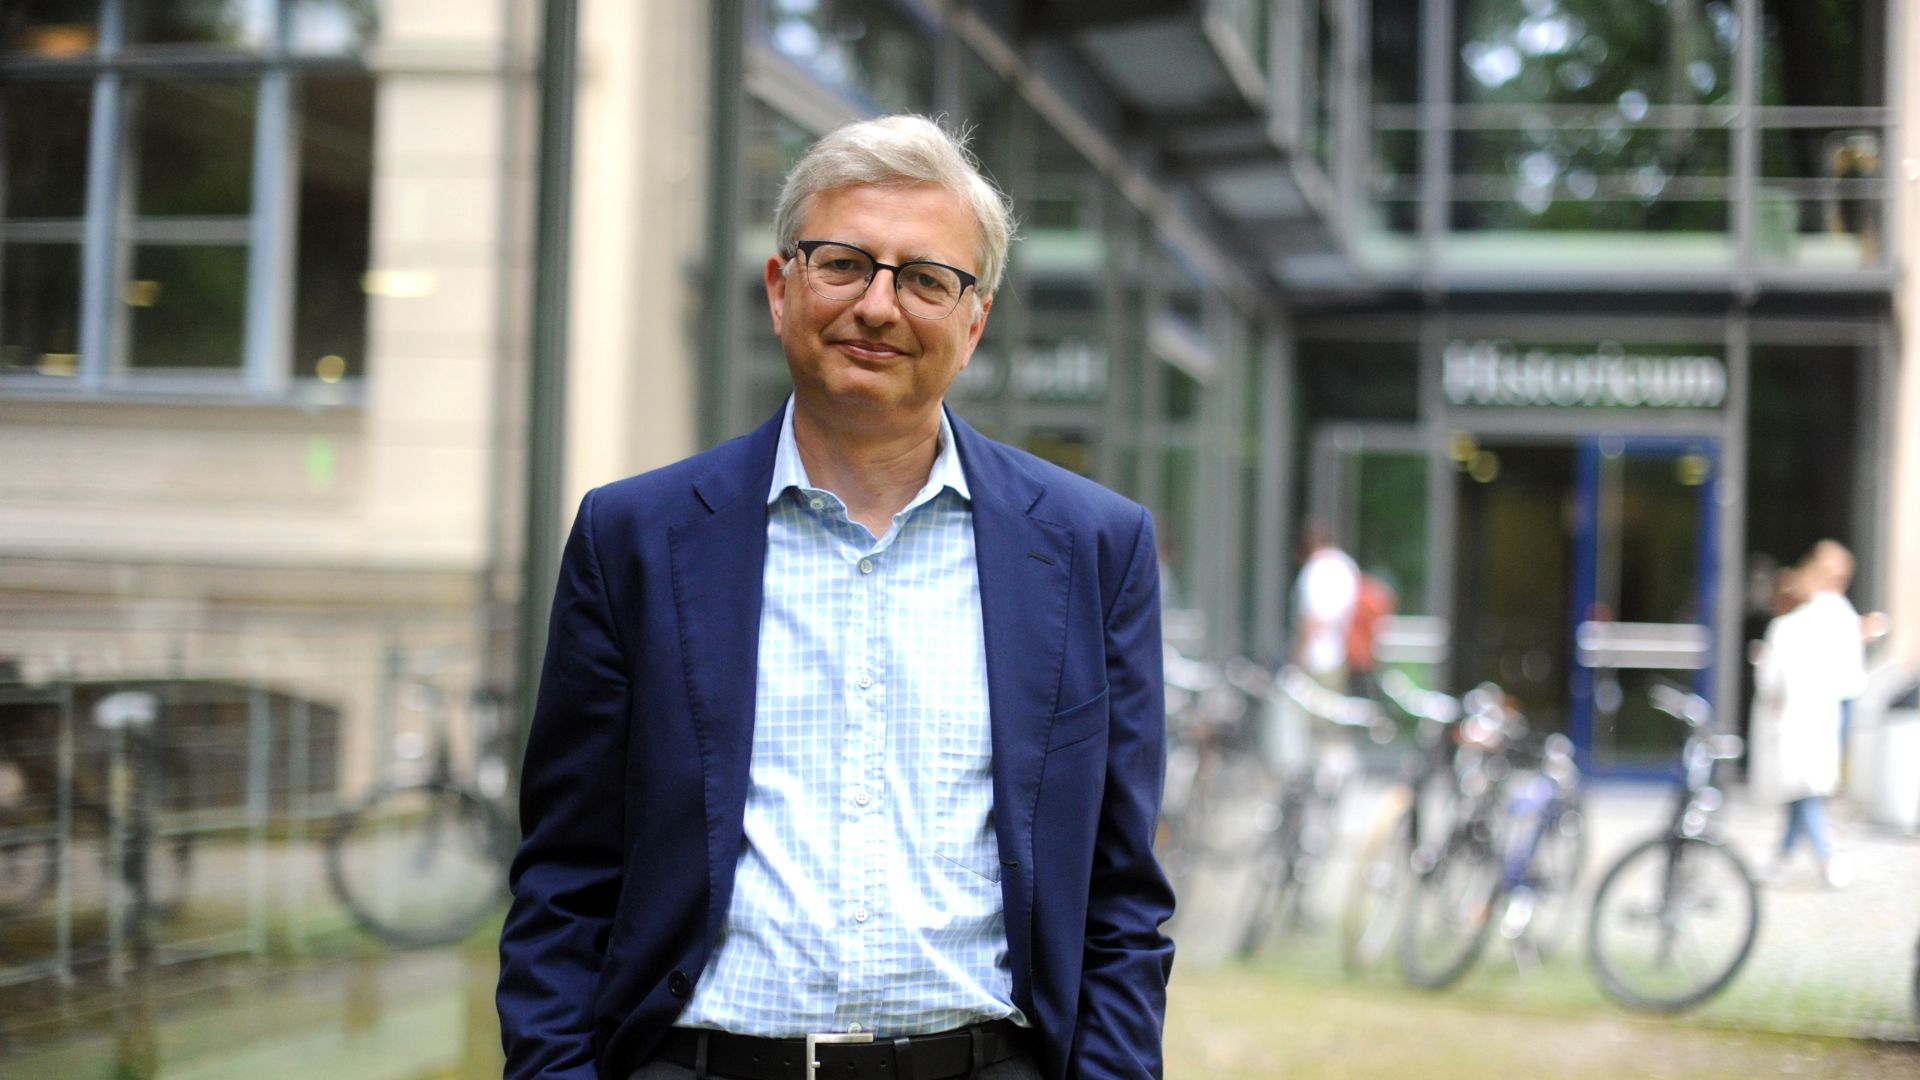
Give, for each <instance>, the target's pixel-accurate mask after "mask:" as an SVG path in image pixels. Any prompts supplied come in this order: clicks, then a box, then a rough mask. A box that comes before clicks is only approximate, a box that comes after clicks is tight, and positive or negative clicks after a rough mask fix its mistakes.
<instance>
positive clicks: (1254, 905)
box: [1233, 805, 1301, 960]
mask: <svg viewBox="0 0 1920 1080" xmlns="http://www.w3.org/2000/svg"><path fill="white" fill-rule="evenodd" d="M1276 811H1277V813H1278V820H1277V821H1276V822H1275V823H1274V825H1273V831H1272V832H1271V833H1270V834H1269V835H1268V836H1267V838H1266V839H1265V840H1264V841H1263V842H1262V843H1261V846H1260V849H1259V850H1258V851H1256V852H1254V853H1253V857H1252V860H1251V862H1252V866H1251V868H1250V869H1249V877H1248V879H1247V891H1246V899H1245V901H1244V902H1243V903H1242V905H1241V910H1240V922H1239V926H1240V936H1239V939H1238V940H1237V942H1236V943H1235V945H1234V950H1233V952H1234V955H1235V956H1238V957H1240V958H1241V959H1243V960H1244V959H1247V958H1249V957H1251V956H1253V955H1254V954H1255V953H1257V952H1259V951H1260V946H1261V945H1263V944H1265V942H1266V940H1267V936H1268V935H1269V934H1271V933H1272V932H1273V930H1274V928H1275V927H1277V926H1284V925H1287V924H1289V923H1291V922H1293V920H1294V919H1295V918H1296V917H1297V916H1298V914H1299V904H1300V886H1301V882H1300V810H1299V808H1298V807H1296V806H1292V805H1283V806H1280V807H1277V808H1276Z"/></svg>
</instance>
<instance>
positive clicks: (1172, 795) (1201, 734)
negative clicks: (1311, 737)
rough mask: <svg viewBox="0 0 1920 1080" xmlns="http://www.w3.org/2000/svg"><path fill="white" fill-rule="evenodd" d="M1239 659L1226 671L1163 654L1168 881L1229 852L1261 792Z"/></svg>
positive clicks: (1160, 829) (1160, 833) (1162, 845)
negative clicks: (1238, 817)
mask: <svg viewBox="0 0 1920 1080" xmlns="http://www.w3.org/2000/svg"><path fill="white" fill-rule="evenodd" d="M1250 666H1251V662H1250V661H1244V660H1239V659H1235V660H1232V661H1230V662H1229V663H1228V665H1227V666H1226V669H1225V670H1222V669H1221V668H1219V667H1216V666H1214V665H1212V664H1208V663H1204V662H1202V661H1198V660H1192V659H1189V658H1187V657H1186V656H1183V655H1181V654H1180V653H1179V652H1177V651H1176V650H1174V649H1173V648H1172V647H1171V646H1169V647H1168V648H1167V651H1166V687H1167V691H1166V693H1167V774H1166V782H1165V785H1164V787H1163V789H1162V797H1161V809H1160V820H1159V822H1158V824H1157V825H1156V829H1155V834H1154V854H1155V856H1156V857H1157V858H1158V859H1159V861H1160V865H1161V867H1162V868H1163V869H1164V870H1165V871H1166V873H1167V875H1168V877H1169V878H1172V879H1174V880H1175V881H1176V882H1177V881H1180V880H1184V879H1185V878H1186V876H1187V875H1189V874H1190V873H1192V872H1193V871H1194V870H1195V869H1196V868H1198V867H1199V865H1200V864H1201V863H1203V862H1206V861H1208V860H1209V859H1211V858H1213V857H1216V856H1220V855H1224V854H1227V853H1230V852H1231V851H1232V850H1233V847H1234V845H1233V844H1231V843H1228V842H1226V839H1225V838H1226V837H1229V836H1231V835H1233V834H1235V833H1237V832H1243V831H1244V830H1243V829H1236V828H1234V825H1235V824H1236V823H1235V822H1234V821H1232V820H1231V819H1232V816H1233V813H1234V812H1235V811H1238V810H1242V809H1243V808H1244V807H1245V806H1246V804H1247V803H1248V801H1249V800H1250V799H1251V797H1252V793H1253V792H1254V791H1256V790H1257V789H1258V787H1259V783H1260V781H1259V773H1260V771H1261V766H1260V763H1259V760H1258V754H1257V753H1256V751H1255V748H1254V747H1253V746H1252V737H1253V735H1254V728H1253V724H1252V722H1251V720H1252V710H1251V708H1250V707H1249V706H1250V699H1249V698H1248V696H1247V694H1246V692H1245V690H1244V689H1243V686H1242V684H1243V683H1244V681H1245V680H1244V677H1243V676H1242V675H1241V672H1242V671H1243V670H1244V669H1245V668H1246V667H1250Z"/></svg>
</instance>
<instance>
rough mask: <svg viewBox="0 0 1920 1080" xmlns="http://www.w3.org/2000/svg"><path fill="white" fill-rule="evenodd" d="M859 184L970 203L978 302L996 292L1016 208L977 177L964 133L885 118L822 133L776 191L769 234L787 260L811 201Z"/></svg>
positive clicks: (916, 119) (914, 119)
mask: <svg viewBox="0 0 1920 1080" xmlns="http://www.w3.org/2000/svg"><path fill="white" fill-rule="evenodd" d="M856 184H879V185H888V186H906V185H911V184H938V185H939V186H941V187H944V188H947V189H948V190H950V191H952V192H954V193H955V194H957V195H959V196H960V197H962V198H964V199H966V200H967V204H968V205H969V206H970V207H972V209H973V217H974V221H975V224H977V225H978V226H979V230H980V249H979V252H978V256H979V269H978V270H977V271H976V273H975V275H974V276H975V277H976V278H978V279H979V281H978V284H976V285H975V286H974V291H975V292H976V293H977V294H978V296H977V297H976V298H975V302H976V303H978V302H979V300H980V299H981V298H984V297H990V296H992V295H993V293H994V290H995V289H997V288H999V287H1000V275H1001V273H1002V272H1004V271H1005V269H1006V265H1007V248H1008V246H1009V245H1010V244H1012V242H1013V207H1012V205H1011V204H1010V203H1009V202H1008V201H1007V197H1006V196H1005V195H1004V194H1002V193H1001V192H1000V189H999V188H997V187H994V186H993V182H992V181H991V180H988V179H987V178H986V176H984V175H983V174H982V173H981V172H980V163H979V161H978V160H977V159H975V158H974V156H973V153H972V151H970V150H968V149H967V135H966V133H965V132H950V131H948V130H947V129H946V128H943V127H941V126H940V125H939V124H936V123H934V122H933V121H932V120H929V119H927V118H926V117H924V116H910V115H899V116H882V117H880V118H878V119H875V120H860V121H856V122H854V123H851V124H847V125H845V126H843V127H840V128H838V129H836V130H834V131H831V132H829V133H827V135H825V136H824V137H822V138H821V139H820V141H819V142H816V143H814V144H813V145H812V146H811V147H809V148H808V149H807V152H806V154H805V155H803V156H802V157H801V158H800V161H799V163H798V164H796V165H795V166H794V167H793V171H792V172H790V173H788V174H787V180H786V183H785V184H783V185H781V188H780V198H779V201H777V202H776V203H774V209H773V232H774V237H775V240H776V242H777V243H779V245H780V251H781V252H782V253H783V254H791V253H792V252H793V249H794V248H793V245H794V243H795V242H797V241H798V240H800V239H801V236H800V226H801V224H802V223H803V222H805V220H806V217H807V212H808V211H809V210H810V209H811V207H812V203H813V197H814V196H815V195H819V194H821V193H822V192H827V191H836V190H838V189H840V188H845V187H852V186H854V185H856Z"/></svg>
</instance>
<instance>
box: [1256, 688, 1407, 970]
mask: <svg viewBox="0 0 1920 1080" xmlns="http://www.w3.org/2000/svg"><path fill="white" fill-rule="evenodd" d="M1263 674H1264V673H1263ZM1251 689H1256V690H1258V691H1260V694H1259V696H1261V697H1274V698H1275V700H1276V703H1277V704H1278V705H1279V707H1280V708H1281V709H1283V710H1289V709H1290V710H1296V711H1297V713H1298V714H1299V715H1301V716H1304V717H1306V718H1308V719H1310V720H1318V721H1320V722H1322V723H1324V724H1328V725H1332V726H1335V727H1338V728H1344V729H1348V730H1361V731H1365V732H1367V733H1368V735H1369V737H1370V738H1372V739H1373V740H1374V741H1375V742H1378V743H1385V742H1387V741H1389V740H1390V739H1391V738H1392V737H1393V723H1392V721H1391V720H1389V719H1387V717H1386V715H1385V714H1384V713H1382V712H1381V711H1380V708H1379V706H1377V705H1376V704H1374V703H1373V702H1372V701H1370V700H1367V699H1365V698H1353V697H1347V696H1346V695H1344V694H1340V693H1337V692H1335V691H1333V690H1329V689H1327V688H1325V687H1323V686H1321V685H1320V684H1318V683H1316V682H1314V681H1313V679H1312V677H1310V676H1308V675H1307V674H1306V673H1305V672H1303V671H1301V670H1299V669H1298V668H1294V667H1288V668H1287V669H1286V670H1285V671H1283V672H1282V673H1281V675H1280V677H1279V678H1278V679H1277V680H1271V681H1269V682H1267V683H1266V685H1261V686H1254V687H1251ZM1279 726H1280V727H1281V728H1282V729H1283V730H1282V732H1281V739H1280V741H1281V744H1282V746H1281V748H1280V754H1281V757H1282V760H1283V770H1284V771H1283V773H1282V776H1281V779H1280V782H1279V785H1278V789H1277V797H1275V798H1273V799H1272V801H1270V802H1269V803H1268V804H1267V806H1266V807H1265V808H1264V810H1263V812H1262V815H1261V820H1260V826H1259V827H1260V831H1261V833H1262V834H1263V835H1262V836H1261V838H1260V840H1259V842H1258V846H1257V847H1256V848H1255V849H1254V851H1253V853H1252V855H1251V856H1250V862H1251V868H1250V877H1249V879H1248V885H1247V894H1246V900H1245V902H1244V903H1243V905H1242V908H1241V916H1240V921H1239V926H1240V933H1239V937H1238V943H1237V945H1236V946H1235V949H1234V952H1235V954H1236V955H1237V956H1239V957H1241V958H1242V959H1245V958H1247V957H1251V956H1253V955H1254V954H1255V953H1257V952H1258V951H1259V950H1260V946H1261V944H1262V943H1263V942H1264V941H1265V939H1266V936H1267V934H1268V933H1269V932H1270V931H1272V930H1273V929H1274V928H1275V927H1276V926H1279V927H1287V926H1292V925H1295V924H1297V923H1299V922H1300V921H1301V920H1302V918H1303V910H1302V893H1303V892H1304V890H1305V888H1306V886H1307V884H1308V883H1309V882H1310V881H1312V879H1313V875H1314V874H1315V872H1316V870H1317V868H1318V866H1319V865H1320V863H1321V860H1323V859H1324V858H1325V857H1326V855H1327V849H1328V845H1329V844H1330V843H1331V838H1332V836H1333V833H1334V821H1335V818H1336V815H1337V811H1338V808H1339V801H1340V798H1341V796H1342V795H1343V794H1344V792H1345V790H1346V788H1347V786H1348V783H1349V781H1350V780H1351V779H1352V777H1353V775H1354V773H1355V772H1356V771H1357V769H1358V761H1357V755H1356V754H1355V753H1354V751H1353V748H1352V747H1351V746H1350V745H1348V744H1346V743H1344V742H1326V743H1322V744H1321V745H1319V746H1318V747H1316V746H1315V745H1314V743H1315V742H1316V741H1318V740H1316V739H1315V738H1314V737H1313V735H1312V734H1311V733H1310V732H1309V731H1307V730H1305V729H1300V730H1298V731H1296V732H1295V733H1294V737H1292V738H1291V739H1290V738H1288V737H1287V736H1286V732H1285V729H1287V728H1288V727H1298V725H1291V724H1289V723H1288V718H1287V717H1286V716H1285V715H1284V713H1283V715H1282V717H1281V719H1280V721H1279ZM1289 743H1292V744H1294V745H1291V746H1289V745H1287V744H1289Z"/></svg>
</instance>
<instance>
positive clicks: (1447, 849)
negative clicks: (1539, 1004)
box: [1400, 684, 1585, 990]
mask: <svg viewBox="0 0 1920 1080" xmlns="http://www.w3.org/2000/svg"><path fill="white" fill-rule="evenodd" d="M1465 709H1466V712H1467V717H1466V719H1465V721H1463V722H1462V723H1461V725H1460V726H1459V727H1458V728H1457V730H1458V731H1459V732H1460V734H1461V740H1460V741H1461V753H1460V754H1459V755H1458V756H1457V758H1456V761H1457V770H1456V775H1457V777H1458V790H1459V792H1460V810H1459V812H1458V813H1457V814H1456V815H1455V819H1454V823H1453V826H1452V828H1450V829H1449V830H1448V832H1447V835H1446V838H1445V839H1444V840H1443V841H1441V843H1440V845H1439V846H1438V848H1437V849H1432V848H1425V849H1421V850H1420V851H1419V852H1418V853H1417V854H1416V857H1415V858H1414V860H1413V863H1414V878H1415V880H1414V885H1413V895H1412V898H1411V900H1410V901H1409V909H1408V912H1407V915H1406V921H1405V925H1404V928H1403V929H1402V931H1401V937H1400V970H1401V974H1402V976H1404V977H1405V978H1406V980H1407V982H1408V983H1410V984H1412V985H1414V986H1418V987H1421V988H1422V989H1429V990H1438V989H1442V988H1444V987H1447V986H1450V985H1452V984H1453V983H1454V982H1456V981H1458V980H1459V979H1460V978H1461V977H1462V976H1463V975H1465V974H1466V973H1467V971H1468V970H1470V969H1471V968H1472V967H1473V964H1474V962H1475V961H1476V960H1478V959H1479V956H1480V954H1481V952H1482V951H1483V950H1484V949H1485V947H1486V942H1487V940H1488V938H1489V937H1490V936H1491V934H1492V932H1493V931H1494V929H1495V928H1496V927H1497V928H1498V929H1499V931H1500V933H1501V936H1502V937H1503V938H1505V939H1506V940H1508V941H1509V942H1512V943H1513V947H1514V949H1515V950H1516V954H1523V951H1524V952H1530V953H1531V954H1532V955H1533V956H1534V957H1535V958H1536V959H1537V958H1538V957H1539V956H1541V955H1543V954H1545V953H1546V952H1547V951H1549V950H1550V948H1551V947H1552V945H1553V944H1554V942H1555V940H1557V936H1558V934H1559V933H1560V932H1561V931H1562V930H1564V928H1565V920H1566V918H1567V913H1568V912H1569V911H1570V909H1571V906H1572V903H1573V899H1574V896H1575V892H1576V887H1577V884H1578V881H1579V872H1580V867H1581V863H1582V861H1583V860H1584V857H1585V829H1584V828H1583V825H1582V823H1583V821H1584V818H1583V815H1582V811H1581V807H1580V798H1579V770H1578V769H1577V768H1576V767H1575V766H1574V764H1573V757H1572V743H1571V742H1570V741H1569V740H1568V739H1567V738H1566V737H1565V736H1563V735H1558V734H1555V735H1549V736H1547V737H1546V738H1545V739H1544V740H1541V741H1540V742H1539V743H1537V744H1534V745H1532V746H1528V745H1523V743H1522V739H1523V738H1524V737H1525V735H1526V722H1525V720H1524V718H1523V717H1521V716H1520V715H1519V713H1517V712H1515V711H1513V710H1512V709H1511V708H1510V707H1509V706H1508V705H1507V703H1506V700H1505V695H1504V694H1503V693H1502V692H1501V691H1500V690H1499V689H1498V688H1497V687H1494V686H1492V685H1490V684H1483V685H1482V686H1480V687H1478V688H1476V689H1475V690H1474V692H1473V693H1472V694H1470V695H1468V701H1467V702H1466V703H1465ZM1523 758H1524V759H1526V763H1527V766H1528V768H1527V770H1526V771H1524V772H1523V771H1520V770H1519V769H1518V768H1517V767H1516V764H1515V762H1516V760H1521V759H1523ZM1542 927H1544V928H1545V929H1544V930H1543V929H1540V928H1542Z"/></svg>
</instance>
